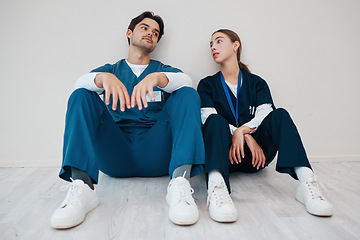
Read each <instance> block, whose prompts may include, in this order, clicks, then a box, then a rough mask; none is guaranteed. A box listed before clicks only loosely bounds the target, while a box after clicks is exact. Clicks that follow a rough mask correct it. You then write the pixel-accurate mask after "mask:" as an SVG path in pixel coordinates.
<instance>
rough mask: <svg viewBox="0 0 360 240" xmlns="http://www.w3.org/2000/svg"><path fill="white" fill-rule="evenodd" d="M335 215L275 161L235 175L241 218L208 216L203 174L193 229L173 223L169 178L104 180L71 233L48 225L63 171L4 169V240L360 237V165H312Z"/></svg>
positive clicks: (0, 220)
mask: <svg viewBox="0 0 360 240" xmlns="http://www.w3.org/2000/svg"><path fill="white" fill-rule="evenodd" d="M312 166H313V168H314V170H315V172H316V174H317V175H318V177H319V179H320V180H322V184H323V185H324V186H325V187H326V188H327V190H326V193H325V195H326V196H327V197H328V199H330V201H331V203H332V204H333V205H334V209H335V214H334V215H333V216H332V217H330V218H320V217H315V216H312V215H310V214H308V213H307V212H306V211H305V208H304V206H303V205H301V204H300V203H299V202H297V201H296V200H295V198H294V194H295V188H296V186H297V182H296V181H294V180H292V179H291V178H290V177H289V176H287V175H284V174H279V173H277V172H275V170H274V164H273V163H272V164H271V165H270V166H269V167H268V168H267V169H265V170H263V171H262V172H259V173H256V174H242V173H235V174H232V175H231V183H232V189H233V193H232V198H233V200H234V202H235V204H236V207H237V209H238V211H239V219H238V221H237V222H235V223H232V224H221V223H217V222H214V221H212V220H211V219H210V218H209V215H208V211H207V209H206V188H205V180H204V175H199V176H197V177H195V178H192V179H191V184H192V187H193V188H194V189H195V193H194V198H195V199H196V202H197V204H198V207H199V209H200V219H199V221H198V223H197V224H195V225H193V226H188V227H183V226H176V225H174V224H172V223H171V222H170V221H169V220H168V215H167V214H168V207H167V205H166V201H165V194H166V188H167V185H168V181H169V179H168V177H161V178H128V179H115V178H110V177H108V176H106V175H104V174H101V175H100V184H99V185H98V186H97V193H98V195H99V199H100V205H99V207H98V208H96V209H95V210H94V211H92V212H91V213H89V214H88V216H87V218H86V220H85V222H84V223H83V224H81V225H79V226H78V227H75V228H73V229H69V230H62V231H59V230H54V229H52V228H51V227H50V225H49V218H50V216H51V214H52V212H53V210H54V209H55V208H56V207H57V206H58V205H59V204H60V203H61V201H62V200H63V198H64V196H65V194H66V192H61V191H60V190H59V188H60V186H63V185H65V182H63V181H62V180H60V179H59V178H58V177H57V174H58V169H57V168H0V203H1V205H0V239H6V240H7V239H36V240H38V239H61V240H63V239H81V240H83V239H84V240H87V239H100V240H101V239H156V240H161V239H189V240H191V239H196V240H199V239H326V240H329V239H360V228H359V227H360V177H359V172H360V162H343V163H313V164H312Z"/></svg>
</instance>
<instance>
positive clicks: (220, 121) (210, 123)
mask: <svg viewBox="0 0 360 240" xmlns="http://www.w3.org/2000/svg"><path fill="white" fill-rule="evenodd" d="M208 129H209V130H210V131H212V132H214V131H215V130H219V131H222V132H224V133H225V132H229V133H230V128H229V123H228V122H227V121H226V120H225V118H224V117H223V116H221V115H219V114H211V115H210V116H209V117H208V118H207V119H206V121H205V124H204V126H203V130H204V132H205V131H207V130H208Z"/></svg>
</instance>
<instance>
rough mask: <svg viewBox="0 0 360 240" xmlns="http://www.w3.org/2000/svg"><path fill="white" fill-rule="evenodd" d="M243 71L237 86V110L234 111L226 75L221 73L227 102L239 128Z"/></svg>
mask: <svg viewBox="0 0 360 240" xmlns="http://www.w3.org/2000/svg"><path fill="white" fill-rule="evenodd" d="M241 75H242V73H241V70H239V78H238V84H237V96H236V110H234V105H233V104H232V101H231V98H230V93H229V89H228V87H227V85H226V83H225V78H224V75H223V74H222V72H220V79H221V84H222V86H223V88H224V92H225V95H226V98H227V101H228V103H229V106H230V109H231V112H232V114H233V116H234V118H235V120H236V126H237V127H238V126H239V122H238V118H239V107H238V102H239V101H238V98H239V92H240V86H241Z"/></svg>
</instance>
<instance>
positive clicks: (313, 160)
mask: <svg viewBox="0 0 360 240" xmlns="http://www.w3.org/2000/svg"><path fill="white" fill-rule="evenodd" d="M309 161H310V163H317V162H319V163H321V162H360V156H309Z"/></svg>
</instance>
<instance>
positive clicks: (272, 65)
mask: <svg viewBox="0 0 360 240" xmlns="http://www.w3.org/2000/svg"><path fill="white" fill-rule="evenodd" d="M123 2H124V1H120V0H117V1H116V0H104V1H95V0H76V1H74V0H61V1H50V0H42V1H41V0H34V1H19V0H14V1H1V3H0V34H1V35H0V36H1V38H0V41H1V42H0V43H1V44H0V69H1V71H0V73H1V78H0V79H1V88H2V91H1V92H2V93H1V94H0V107H1V118H0V166H19V165H20V166H24V165H25V166H39V165H41V166H58V165H60V163H61V155H62V137H63V131H64V118H65V111H66V103H67V98H68V96H69V95H70V93H71V92H72V90H73V84H74V82H75V80H76V79H77V78H78V77H79V76H80V75H81V74H83V73H86V72H88V71H90V70H91V69H93V68H95V67H97V66H100V65H102V64H104V63H107V62H109V63H114V62H116V61H117V60H119V59H121V58H124V57H126V56H127V50H128V46H127V41H126V37H125V31H126V28H127V26H128V24H129V22H130V20H131V19H132V18H133V17H135V16H136V15H138V14H140V13H141V12H143V11H144V10H151V11H154V12H155V13H156V14H159V15H160V16H162V17H163V19H164V21H165V35H164V37H163V39H162V40H161V41H160V43H159V44H158V46H157V49H156V50H155V52H154V53H153V58H154V59H159V60H161V61H163V62H164V63H167V64H170V65H173V66H176V67H179V68H181V69H182V70H183V71H184V72H186V73H188V74H189V75H190V76H191V77H192V78H193V81H194V87H196V85H197V83H198V82H199V80H200V79H201V78H203V77H205V76H206V75H210V74H213V73H215V72H216V71H218V66H216V64H214V63H213V62H212V58H211V55H210V51H209V39H210V35H211V33H212V32H213V31H215V30H217V29H219V28H230V29H233V30H235V31H236V32H237V33H238V34H239V35H240V38H241V39H242V42H243V48H244V49H243V60H244V62H245V63H247V64H248V65H249V67H250V69H251V70H252V72H254V73H256V74H258V75H260V76H262V77H263V78H264V79H265V80H266V81H267V82H268V84H269V85H270V88H271V91H272V94H273V98H274V101H275V104H276V106H277V107H284V108H286V109H288V111H289V112H290V113H291V115H292V117H293V119H294V121H295V123H296V124H297V126H298V128H299V131H300V134H301V136H302V139H303V141H304V145H305V147H306V149H307V152H308V155H309V157H310V159H311V160H319V161H329V160H330V161H339V160H346V161H348V160H360V147H359V138H358V136H359V135H360V127H359V123H360V121H359V120H360V113H359V110H358V109H359V107H358V105H359V103H360V97H359V95H360V94H359V92H358V90H359V87H360V84H359V63H360V47H359V43H360V2H359V1H358V0H342V1H335V0H330V1H329V0H327V1H325V0H318V1H312V0H303V1H288V0H273V1H267V0H258V1H242V0H232V1H230V0H222V1H205V0H201V1H188V2H187V1H177V2H174V1H169V0H167V1H166V0H153V1H152V2H151V3H150V1H143V0H137V1H128V3H127V4H124V3H123Z"/></svg>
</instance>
